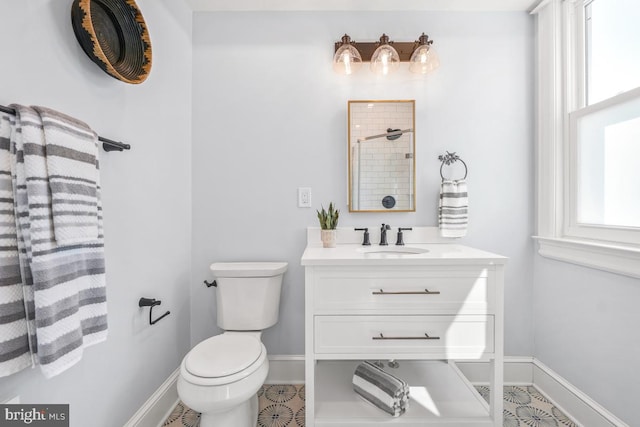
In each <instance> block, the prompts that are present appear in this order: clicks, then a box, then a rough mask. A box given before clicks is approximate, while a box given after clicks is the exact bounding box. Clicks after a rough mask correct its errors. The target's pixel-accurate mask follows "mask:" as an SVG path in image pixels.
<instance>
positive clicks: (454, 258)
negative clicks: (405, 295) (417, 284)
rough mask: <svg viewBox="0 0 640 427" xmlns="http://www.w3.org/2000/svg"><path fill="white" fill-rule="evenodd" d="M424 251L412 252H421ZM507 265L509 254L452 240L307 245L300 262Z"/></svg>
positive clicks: (319, 263)
mask: <svg viewBox="0 0 640 427" xmlns="http://www.w3.org/2000/svg"><path fill="white" fill-rule="evenodd" d="M420 251H425V252H422V253H411V252H420ZM461 262H463V263H464V264H484V265H486V264H493V265H504V264H506V263H507V258H506V257H504V256H502V255H497V254H494V253H491V252H486V251H483V250H479V249H475V248H471V247H469V246H463V245H458V244H451V243H420V244H418V243H411V244H407V245H406V246H395V245H389V246H378V245H371V246H362V245H360V244H338V245H336V247H335V248H323V247H322V246H319V245H308V246H307V248H306V249H305V251H304V253H303V254H302V259H301V264H302V265H304V266H314V265H370V266H373V265H384V266H393V265H400V266H403V265H448V264H460V263H461Z"/></svg>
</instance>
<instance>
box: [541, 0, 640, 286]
mask: <svg viewBox="0 0 640 427" xmlns="http://www.w3.org/2000/svg"><path fill="white" fill-rule="evenodd" d="M590 1H591V0H542V1H541V2H540V3H539V4H538V6H537V7H536V8H534V9H533V10H532V12H531V13H532V14H534V15H536V18H537V41H538V43H537V57H538V97H537V100H538V108H537V146H536V162H537V165H536V173H537V176H536V200H537V230H536V235H535V236H533V237H534V239H536V240H537V242H538V246H539V248H538V253H539V254H540V255H542V256H545V257H549V258H553V259H557V260H562V261H566V262H571V263H575V264H580V265H584V266H588V267H593V268H598V269H601V270H605V271H610V272H614V273H619V274H624V275H629V276H632V277H640V244H639V243H640V229H637V230H636V229H633V230H629V228H626V227H611V226H596V225H584V224H579V223H578V222H577V185H578V180H577V178H578V175H577V174H578V167H577V166H578V164H577V162H578V158H577V139H576V126H577V120H578V119H579V118H581V117H584V116H585V115H587V114H591V113H593V112H595V111H601V110H602V109H604V108H609V107H611V106H615V105H619V104H621V103H623V102H626V101H628V100H630V99H636V98H638V97H640V88H636V89H633V90H631V91H628V92H625V93H623V94H620V95H617V96H614V97H612V98H608V99H606V100H604V101H601V102H598V103H596V104H593V105H590V106H586V86H585V82H586V69H585V37H584V35H585V32H584V5H585V3H589V2H590Z"/></svg>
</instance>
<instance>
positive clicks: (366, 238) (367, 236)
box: [354, 227, 371, 246]
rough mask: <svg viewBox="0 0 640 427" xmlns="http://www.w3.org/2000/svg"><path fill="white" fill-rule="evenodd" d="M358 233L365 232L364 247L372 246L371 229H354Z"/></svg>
mask: <svg viewBox="0 0 640 427" xmlns="http://www.w3.org/2000/svg"><path fill="white" fill-rule="evenodd" d="M354 230H356V231H364V240H363V241H362V246H371V242H370V241H369V229H368V228H366V227H365V228H354Z"/></svg>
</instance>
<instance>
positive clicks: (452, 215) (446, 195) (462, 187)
mask: <svg viewBox="0 0 640 427" xmlns="http://www.w3.org/2000/svg"><path fill="white" fill-rule="evenodd" d="M468 223H469V195H468V193H467V181H465V180H464V179H461V180H459V181H449V180H443V181H442V184H441V186H440V202H439V205H438V226H439V227H440V235H441V236H442V237H464V236H466V235H467V225H468Z"/></svg>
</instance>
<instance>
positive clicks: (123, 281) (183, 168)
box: [0, 0, 192, 427]
mask: <svg viewBox="0 0 640 427" xmlns="http://www.w3.org/2000/svg"><path fill="white" fill-rule="evenodd" d="M138 4H139V6H140V8H141V10H142V11H143V14H144V16H145V19H146V22H147V24H148V27H149V30H150V33H151V39H152V43H153V55H154V58H153V68H152V71H151V75H150V77H149V78H148V80H147V81H146V82H145V83H143V84H142V85H138V86H134V85H128V84H125V83H122V82H120V81H117V80H115V79H113V78H111V77H110V76H108V75H107V74H105V73H103V72H102V71H101V70H100V69H99V68H98V67H97V66H96V65H95V64H94V63H93V62H91V61H90V60H89V58H88V57H87V56H86V55H85V54H84V52H83V51H82V49H81V48H80V46H79V44H78V43H77V41H76V39H75V36H74V34H73V30H72V27H71V22H70V7H71V1H60V0H22V1H10V2H9V1H3V2H0V16H1V17H2V25H1V26H0V37H1V38H2V42H3V48H2V66H0V87H1V90H0V104H2V105H8V104H10V103H13V102H15V103H22V104H27V105H30V104H31V105H32V104H36V105H45V106H49V107H51V108H54V109H58V110H60V111H63V112H65V113H67V114H70V115H73V116H76V117H78V118H79V119H81V120H84V121H86V122H87V123H89V124H90V125H91V126H92V127H93V128H94V129H95V130H96V131H97V132H98V133H99V134H100V135H101V136H104V137H107V138H111V139H116V140H122V141H124V142H127V143H130V144H131V145H132V149H131V151H128V152H123V153H114V152H112V153H105V152H101V153H100V162H101V167H102V171H101V178H102V187H103V192H102V193H103V196H104V200H103V204H104V217H105V221H104V224H105V241H106V261H107V299H108V310H109V337H108V339H107V341H106V342H104V343H101V344H98V345H96V346H93V347H91V348H89V349H87V350H86V351H85V353H84V357H83V359H82V361H81V362H80V363H79V364H77V365H76V366H74V367H72V368H71V369H69V370H68V371H66V372H64V373H62V374H61V375H59V376H57V377H55V378H53V379H50V380H47V379H45V378H44V377H43V376H42V375H41V374H40V372H39V370H38V369H35V370H26V371H22V372H20V373H18V374H15V375H13V376H10V377H6V378H0V401H1V400H4V399H5V398H8V397H12V396H14V395H16V394H19V395H20V397H21V400H22V402H25V403H40V404H46V403H68V404H70V411H71V425H72V426H77V427H80V426H87V425H91V426H94V427H102V426H104V427H107V426H108V427H112V426H118V425H122V424H124V422H126V420H128V419H129V418H130V417H131V415H133V413H134V412H135V411H136V410H137V409H138V408H140V406H141V405H142V404H143V403H144V401H145V400H146V399H147V398H148V397H149V396H150V395H151V393H153V391H155V390H156V389H157V387H158V386H159V385H160V384H161V383H162V382H163V381H164V380H165V379H166V378H167V377H168V376H169V374H170V373H171V372H172V371H173V370H174V369H176V367H177V366H178V364H179V361H180V359H181V357H182V356H183V355H184V353H185V352H186V351H187V350H188V348H189V338H188V334H189V281H190V275H189V268H190V264H189V248H190V236H191V227H190V221H191V216H190V206H191V200H190V172H189V168H190V160H191V153H190V150H191V146H190V141H191V129H190V118H191V111H190V110H191V50H192V49H191V45H192V44H191V16H192V15H191V12H190V11H189V10H188V8H187V7H186V6H185V5H184V4H183V2H176V1H175V0H160V1H158V0H139V1H138ZM142 296H146V297H153V298H158V299H161V300H162V305H161V306H160V307H158V308H159V310H158V313H159V314H160V313H162V312H163V310H171V315H170V316H169V317H167V318H165V319H163V320H162V321H161V322H160V323H158V324H157V325H155V326H149V325H148V311H145V310H142V309H139V308H138V306H137V303H138V299H139V298H140V297H142Z"/></svg>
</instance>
